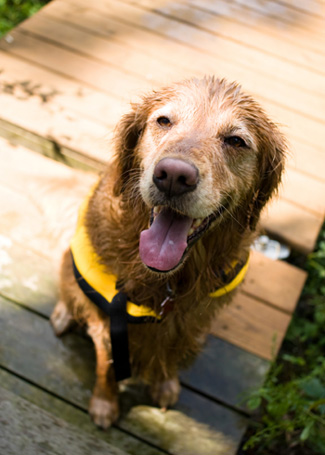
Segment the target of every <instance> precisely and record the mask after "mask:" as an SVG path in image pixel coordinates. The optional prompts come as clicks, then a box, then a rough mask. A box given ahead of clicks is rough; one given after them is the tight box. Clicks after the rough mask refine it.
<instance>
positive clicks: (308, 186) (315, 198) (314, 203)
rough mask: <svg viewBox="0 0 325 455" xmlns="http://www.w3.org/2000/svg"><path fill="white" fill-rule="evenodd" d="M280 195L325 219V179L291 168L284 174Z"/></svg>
mask: <svg viewBox="0 0 325 455" xmlns="http://www.w3.org/2000/svg"><path fill="white" fill-rule="evenodd" d="M324 166H325V154H324ZM324 169H325V167H324ZM279 195H280V197H281V198H283V199H285V200H287V201H290V202H294V203H295V204H296V205H298V206H299V207H302V208H303V209H304V210H307V211H309V212H311V213H313V214H315V215H317V216H319V218H321V219H322V220H323V219H324V215H325V197H324V195H325V181H319V180H316V179H315V178H314V177H310V176H308V175H305V174H303V173H301V172H297V171H295V170H294V169H290V168H289V169H287V171H286V172H285V174H284V177H283V183H282V185H281V188H280V191H279Z"/></svg>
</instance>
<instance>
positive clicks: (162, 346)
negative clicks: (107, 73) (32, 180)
mask: <svg viewBox="0 0 325 455" xmlns="http://www.w3.org/2000/svg"><path fill="white" fill-rule="evenodd" d="M187 96H188V98H192V100H191V102H190V101H189V110H190V109H192V108H191V106H193V105H196V104H199V103H201V104H202V103H205V104H206V105H205V106H203V108H202V109H201V111H199V110H198V112H197V113H196V112H194V109H193V112H190V113H189V120H188V121H187V123H188V124H191V121H192V120H191V119H192V118H194V119H195V115H198V116H199V118H198V119H197V124H198V125H203V126H202V128H201V130H202V131H200V134H198V133H195V134H194V135H193V137H192V139H191V140H190V139H188V137H189V134H185V135H184V136H183V137H180V138H179V141H177V135H176V139H175V136H174V138H173V142H172V143H171V142H170V144H169V145H168V146H164V148H163V149H161V150H158V149H159V147H157V149H156V150H152V149H153V148H155V147H153V146H152V144H153V143H155V141H156V143H157V144H160V143H162V142H164V141H165V142H164V143H167V144H168V137H167V136H166V137H167V139H164V140H163V141H160V139H159V137H158V138H156V137H155V134H156V133H150V131H149V132H148V129H150V128H153V130H154V128H155V126H153V127H151V126H150V127H149V126H148V125H149V120H148V119H149V118H152V116H153V113H154V112H155V111H157V110H158V111H159V109H161V108H162V109H163V108H164V106H165V105H166V104H168V103H170V102H171V100H172V105H173V106H176V108H175V109H176V110H177V105H178V104H182V105H184V99H185V108H186V97H187ZM202 100H203V101H202ZM193 103H194V104H193ZM211 106H213V112H214V114H213V115H216V120H215V122H216V124H217V123H218V119H219V118H220V122H219V123H218V128H219V130H220V131H222V128H228V129H229V128H230V129H231V128H232V124H231V122H232V121H234V122H235V121H236V122H237V123H238V122H242V124H243V125H244V126H243V128H244V129H245V128H246V129H247V131H246V132H247V134H248V135H250V137H251V138H252V141H253V146H252V149H254V150H253V151H249V152H247V156H246V157H245V153H246V151H244V154H243V153H240V154H239V153H238V154H236V153H237V151H235V153H234V152H233V151H232V150H228V149H227V150H228V152H229V153H228V152H227V151H225V150H224V148H222V147H223V146H222V145H220V144H221V143H222V138H221V139H220V138H219V136H218V138H217V139H215V136H214V135H212V134H211V132H210V130H211V128H212V131H213V123H212V126H211V125H210V123H211V122H210V123H209V124H207V125H208V126H207V127H206V130H205V129H204V128H205V127H204V125H205V123H204V122H205V119H204V115H208V113H209V109H211ZM180 112H183V111H180ZM179 116H181V114H179ZM200 116H203V117H202V118H201V117H200ZM223 118H224V119H225V120H223ZM223 122H224V123H225V122H226V123H227V125H226V126H225V125H224V124H223ZM151 124H152V123H151ZM151 124H150V125H151ZM193 130H195V122H194V127H193ZM219 130H218V131H219ZM154 131H155V130H154ZM216 131H217V127H216ZM157 134H158V136H159V134H161V133H160V132H159V131H158V132H157ZM218 134H219V133H218ZM204 135H205V136H206V137H204ZM164 137H165V136H164ZM202 137H203V139H202ZM212 137H213V139H212ZM220 137H221V132H220ZM159 141H160V142H159ZM166 141H167V142H166ZM175 143H176V146H175ZM193 144H194V145H193ZM211 144H212V145H211ZM254 147H255V148H254ZM115 148H116V157H115V161H114V163H113V164H111V165H110V166H108V168H107V170H106V172H105V173H104V174H103V176H102V177H101V179H100V181H99V184H98V186H97V188H96V190H95V192H94V194H93V196H92V198H91V201H90V204H89V209H88V213H87V223H86V224H87V228H88V233H89V236H90V238H91V241H92V243H93V246H94V248H95V250H96V252H97V254H98V255H99V256H100V258H101V260H102V262H103V263H104V264H105V265H106V266H107V269H108V270H110V271H112V272H114V273H115V274H116V275H117V277H118V279H119V280H120V281H122V282H123V283H124V290H125V291H126V292H127V294H128V295H129V297H130V299H131V300H133V301H135V302H137V303H140V304H144V305H147V306H149V307H153V308H154V309H155V310H156V311H157V312H159V311H160V309H161V303H162V301H163V300H164V299H165V297H166V285H167V282H169V285H170V286H171V288H172V289H173V290H175V292H176V295H177V297H176V300H175V304H174V306H173V309H172V311H170V312H169V313H168V314H166V316H165V317H164V318H163V321H162V322H161V323H160V324H146V325H145V326H144V325H130V326H129V343H130V352H131V363H132V371H133V374H134V375H135V376H138V377H140V378H141V379H143V380H144V381H145V382H147V383H148V384H149V385H150V386H151V390H152V396H153V398H154V400H155V401H156V402H157V403H158V404H159V405H161V406H168V405H170V404H173V403H174V402H175V401H176V400H177V396H178V393H179V385H178V380H177V376H178V370H179V368H180V367H183V366H186V365H187V364H188V363H189V362H190V361H191V359H192V358H193V357H194V356H195V355H196V354H197V353H198V352H199V350H200V349H201V346H202V340H203V339H204V335H205V334H206V333H207V332H208V330H209V326H210V324H211V320H212V319H213V318H214V316H215V314H216V312H217V310H218V309H219V308H220V307H221V306H222V305H223V304H224V303H225V302H226V301H228V300H229V296H227V297H226V298H221V299H211V298H209V297H208V293H209V292H211V291H213V290H214V289H215V288H216V287H218V285H219V284H220V280H219V279H218V277H217V276H216V274H215V271H216V270H218V269H220V268H225V267H226V266H227V264H229V263H230V262H231V261H232V260H233V259H235V258H243V257H245V255H246V254H247V251H248V249H249V245H250V243H251V241H252V238H253V236H254V232H255V228H256V224H257V222H258V220H259V216H260V212H261V210H262V208H263V207H264V205H265V204H266V203H267V201H268V200H269V198H270V197H271V196H272V194H273V193H274V192H275V190H276V188H277V187H278V184H279V182H280V178H281V173H282V170H283V162H284V152H285V143H284V140H283V137H282V135H281V134H280V132H279V131H278V129H277V127H276V126H275V125H274V124H273V123H272V122H271V121H270V120H269V119H268V118H267V117H266V115H265V114H264V112H263V111H262V110H261V108H260V107H259V106H258V105H257V104H256V103H255V101H253V99H251V98H250V97H249V96H247V95H245V94H243V92H242V91H241V89H240V88H239V87H238V86H237V85H236V84H228V83H226V82H225V81H224V80H218V79H214V78H206V79H203V80H190V81H185V82H182V83H179V84H175V85H174V86H172V87H170V88H166V89H162V90H161V91H159V92H154V93H152V94H150V95H148V96H147V97H145V98H144V99H143V102H142V103H140V104H137V105H134V106H133V109H132V111H131V112H130V113H129V114H127V115H125V116H124V117H123V118H122V119H121V121H120V123H119V125H118V127H117V130H116V141H115ZM212 149H213V153H214V155H213V163H212V162H209V161H208V159H207V158H205V161H206V162H203V161H204V160H203V158H202V157H209V159H210V161H211V160H212V158H211V156H212V151H211V150H212ZM171 150H172V151H171ZM202 152H203V153H202ZM150 154H152V157H154V158H150V156H149V158H150V160H151V161H152V159H154V160H155V159H156V160H157V159H160V158H161V157H164V156H169V155H170V154H171V155H172V156H178V155H179V154H180V155H181V154H185V155H186V156H187V157H188V156H190V158H191V160H194V162H195V164H196V165H197V166H198V167H200V171H201V173H202V175H203V176H204V175H206V174H207V173H208V171H209V169H208V168H207V166H210V168H211V169H213V172H214V175H213V178H214V179H215V181H213V185H212V186H211V189H210V190H209V191H212V192H213V191H214V188H217V186H218V185H219V187H222V186H223V190H224V194H226V192H227V191H228V190H229V188H232V189H231V194H232V198H231V200H230V205H229V209H228V210H226V211H225V212H224V213H223V214H222V215H221V217H220V219H219V220H217V222H216V223H215V224H214V226H213V228H212V229H210V230H209V231H208V232H206V233H205V234H204V236H203V237H202V238H201V239H200V240H199V241H198V242H197V243H196V244H195V245H194V246H193V247H192V249H191V251H190V253H189V255H188V257H187V259H186V260H185V262H184V263H183V264H182V266H180V267H179V268H178V269H177V270H176V271H174V272H172V273H167V274H166V273H161V274H157V273H153V272H151V271H150V270H149V269H148V268H146V267H145V266H144V265H143V263H142V261H141V260H140V257H139V236H140V232H141V231H143V230H144V229H147V228H148V222H149V218H150V207H149V206H148V204H147V203H146V202H145V200H144V199H145V198H146V194H145V195H143V191H146V188H147V186H148V184H149V183H148V184H146V183H143V181H142V184H143V187H144V188H145V190H141V189H140V181H141V178H142V179H143V178H144V177H143V174H144V172H145V169H146V166H147V167H148V165H147V164H146V163H147V162H148V155H150ZM155 154H156V155H155ZM168 154H169V155H168ZM155 156H157V158H155ZM186 159H187V158H186ZM245 160H246V161H245ZM249 160H250V162H248V161H249ZM229 176H234V178H233V180H234V181H233V182H232V183H231V185H232V186H231V185H230V183H229V179H230V177H229ZM202 180H203V178H202ZM148 182H149V180H148ZM219 182H220V183H219ZM204 184H205V183H204V182H203V185H204ZM146 185H147V186H146ZM207 188H208V187H207ZM221 189H222V188H221ZM219 190H220V188H219V189H218V191H219ZM215 191H216V190H215ZM219 192H220V194H221V190H220V191H219ZM149 193H150V191H149V190H148V195H149V196H148V197H151V196H150V194H149ZM220 194H219V193H218V194H216V195H214V194H211V198H212V199H213V198H215V200H218V198H219V199H220V197H221V196H220ZM190 197H193V195H192V196H190ZM184 204H185V205H186V201H185V203H184ZM63 313H64V314H63ZM60 318H61V319H60ZM51 319H52V323H53V325H54V328H55V330H56V332H57V334H61V333H63V332H64V331H66V330H67V329H68V328H69V327H70V325H71V324H72V323H73V321H77V322H78V323H79V324H86V325H87V327H88V331H89V334H90V335H91V337H92V338H93V340H94V343H95V347H96V353H97V382H96V386H95V390H94V395H93V398H92V401H91V404H90V413H91V414H92V417H93V419H94V421H95V423H97V424H98V425H100V426H102V427H104V428H106V427H108V426H109V425H110V424H111V423H112V422H113V421H114V420H115V419H116V418H117V417H118V404H117V401H118V400H117V385H116V383H115V380H114V374H113V371H112V365H111V353H110V338H109V330H108V327H109V324H108V317H107V316H105V315H104V314H103V313H101V312H100V310H98V309H97V307H96V306H95V305H94V304H93V303H91V302H90V301H89V300H88V299H87V298H86V297H85V295H84V294H83V293H82V292H81V290H80V289H79V287H78V285H77V283H76V281H75V279H74V276H73V272H72V265H71V258H70V254H69V252H67V253H66V254H65V255H64V258H63V265H62V274H61V299H60V302H59V303H58V305H57V307H56V309H55V310H54V313H53V315H52V318H51ZM58 321H59V322H60V321H61V322H60V323H58ZM62 321H63V322H62ZM103 403H104V405H103Z"/></svg>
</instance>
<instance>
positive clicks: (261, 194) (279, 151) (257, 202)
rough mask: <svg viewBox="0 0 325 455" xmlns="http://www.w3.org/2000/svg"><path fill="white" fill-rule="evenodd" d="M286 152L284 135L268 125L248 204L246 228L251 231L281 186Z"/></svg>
mask: <svg viewBox="0 0 325 455" xmlns="http://www.w3.org/2000/svg"><path fill="white" fill-rule="evenodd" d="M286 150H287V146H286V141H285V139H284V137H283V135H282V134H281V133H280V131H279V130H278V128H277V127H276V126H275V125H274V124H272V123H271V122H270V123H268V127H267V128H266V129H264V128H263V130H262V134H260V147H259V168H258V169H259V175H258V176H257V180H256V186H255V187H254V189H253V192H252V193H251V195H250V201H249V204H248V205H249V209H248V217H247V221H246V226H247V227H249V228H250V229H251V230H254V229H255V228H256V225H257V223H258V220H259V217H260V213H261V211H262V209H263V207H264V206H265V204H266V203H267V202H268V200H269V199H270V198H271V197H272V196H273V195H274V194H275V193H276V191H277V189H278V187H279V185H280V182H281V176H282V173H283V169H284V161H285V155H286Z"/></svg>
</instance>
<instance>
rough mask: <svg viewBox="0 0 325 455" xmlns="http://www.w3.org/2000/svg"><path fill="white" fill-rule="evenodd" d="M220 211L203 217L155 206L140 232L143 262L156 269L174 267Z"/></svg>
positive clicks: (165, 269) (160, 270)
mask: <svg viewBox="0 0 325 455" xmlns="http://www.w3.org/2000/svg"><path fill="white" fill-rule="evenodd" d="M221 211H222V210H219V211H218V212H215V213H213V214H212V215H209V216H208V217H206V218H197V219H193V218H190V217H188V216H185V215H181V214H179V213H177V212H176V211H174V210H172V209H171V208H170V207H167V206H163V207H155V208H154V209H153V210H152V213H151V219H150V227H149V229H147V230H145V231H142V232H141V235H140V250H139V251H140V257H141V260H142V262H143V263H144V264H145V265H146V266H147V267H149V268H151V269H153V270H155V271H159V272H168V271H171V270H173V269H174V268H176V267H177V266H178V265H179V264H180V263H181V262H182V259H183V258H184V257H185V254H186V252H187V251H188V249H189V248H190V247H191V246H192V245H193V244H194V243H195V242H196V241H197V240H198V239H199V238H200V237H201V236H202V234H203V233H204V232H205V231H206V230H207V229H208V227H209V226H210V224H211V222H212V221H214V220H215V219H216V218H217V217H218V216H219V215H220V214H221Z"/></svg>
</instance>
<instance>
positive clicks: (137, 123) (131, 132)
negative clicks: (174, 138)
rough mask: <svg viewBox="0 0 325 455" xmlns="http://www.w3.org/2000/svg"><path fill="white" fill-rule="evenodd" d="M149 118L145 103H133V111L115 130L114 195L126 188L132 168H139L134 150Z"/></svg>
mask: <svg viewBox="0 0 325 455" xmlns="http://www.w3.org/2000/svg"><path fill="white" fill-rule="evenodd" d="M146 120H147V109H145V106H144V105H141V104H133V105H132V111H131V112H129V113H128V114H126V115H124V116H123V117H122V118H121V120H120V122H119V123H118V124H117V127H116V130H115V160H116V163H115V165H116V176H115V184H114V195H115V196H119V195H120V194H122V193H123V192H124V190H125V188H126V184H127V182H128V180H129V178H130V173H131V171H132V169H137V167H138V164H137V163H136V156H135V153H134V150H135V148H136V146H137V143H138V141H139V138H140V136H141V133H142V131H143V129H144V128H145V124H146Z"/></svg>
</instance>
